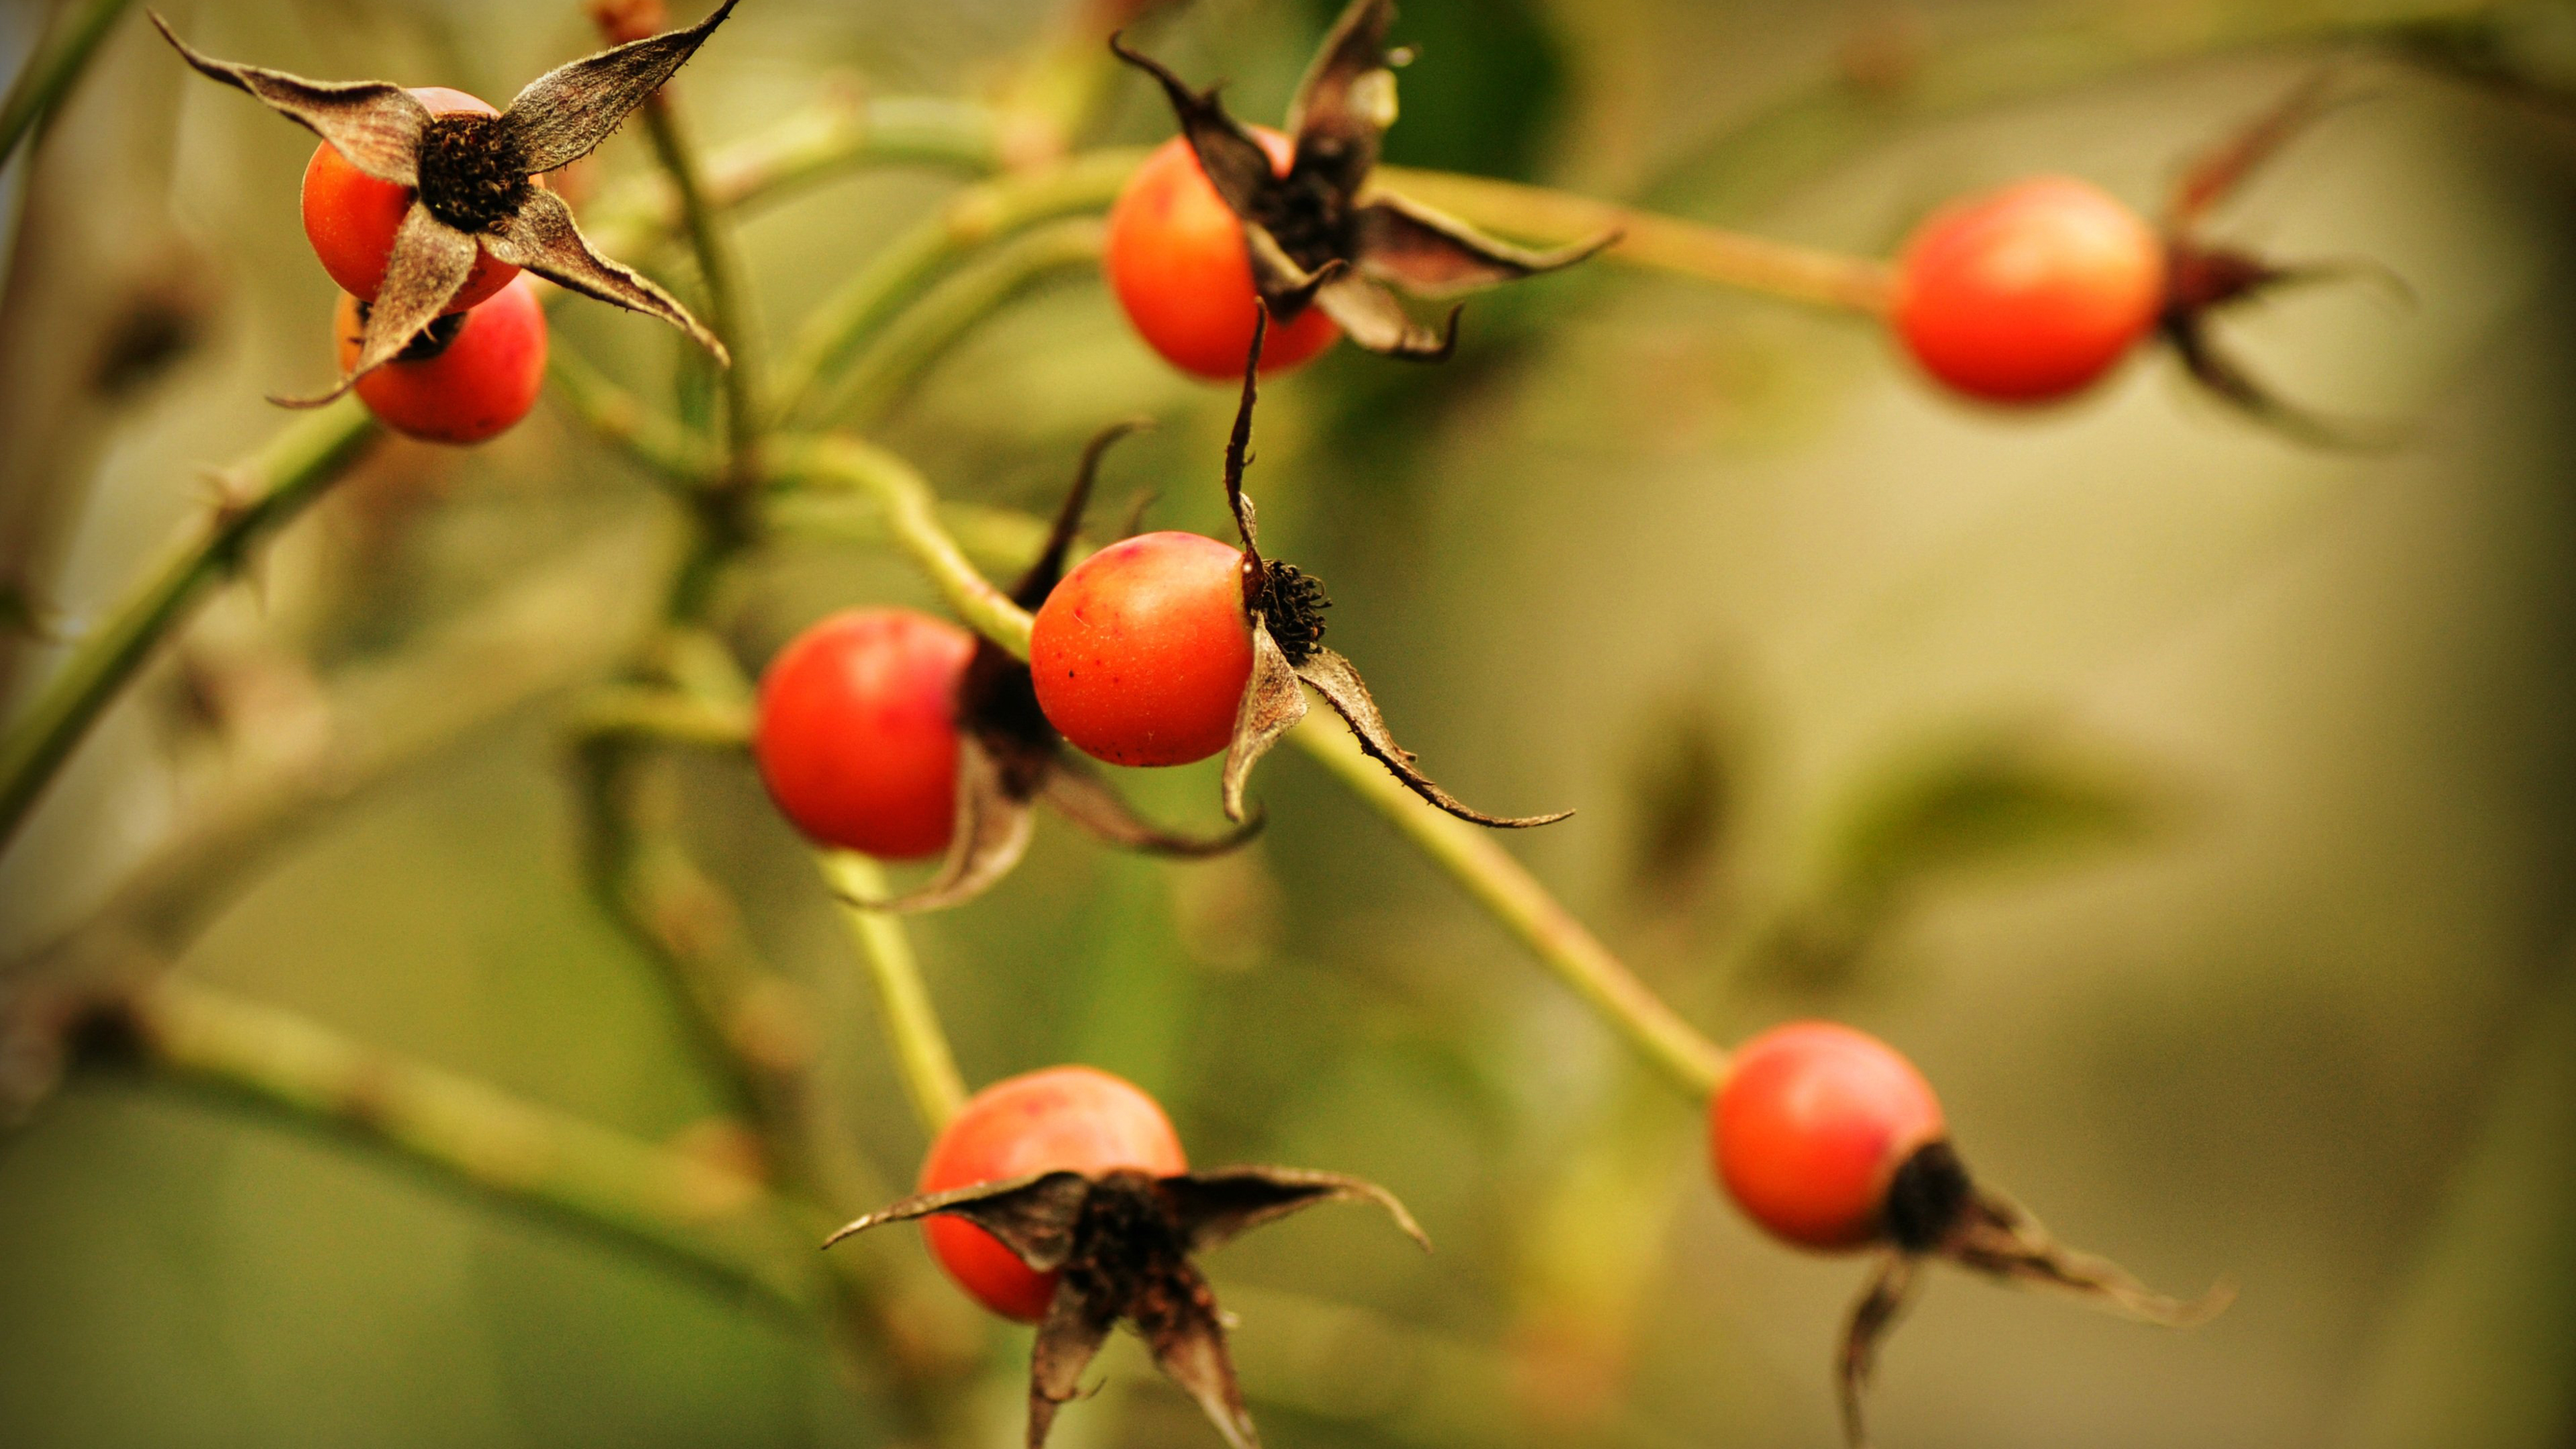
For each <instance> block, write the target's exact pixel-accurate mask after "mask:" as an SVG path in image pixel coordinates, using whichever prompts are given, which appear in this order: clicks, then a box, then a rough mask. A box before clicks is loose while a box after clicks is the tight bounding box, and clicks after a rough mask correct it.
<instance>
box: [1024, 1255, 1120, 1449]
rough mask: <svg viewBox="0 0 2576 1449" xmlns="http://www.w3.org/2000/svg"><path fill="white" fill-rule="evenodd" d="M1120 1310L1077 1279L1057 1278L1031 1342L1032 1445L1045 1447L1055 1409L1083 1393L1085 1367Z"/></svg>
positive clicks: (1034, 1448) (1104, 1340)
mask: <svg viewBox="0 0 2576 1449" xmlns="http://www.w3.org/2000/svg"><path fill="white" fill-rule="evenodd" d="M1117 1326H1118V1314H1117V1312H1116V1311H1115V1310H1114V1309H1112V1308H1108V1307H1105V1306H1104V1305H1103V1304H1101V1303H1100V1302H1099V1300H1097V1299H1096V1298H1095V1297H1093V1295H1091V1294H1088V1293H1085V1292H1084V1291H1082V1288H1081V1287H1080V1286H1079V1285H1078V1284H1075V1283H1072V1282H1067V1281H1062V1280H1059V1281H1058V1282H1057V1284H1056V1287H1055V1298H1054V1300H1053V1301H1052V1302H1050V1303H1049V1304H1048V1305H1047V1315H1046V1320H1045V1321H1044V1322H1043V1323H1040V1324H1039V1325H1038V1335H1037V1341H1036V1342H1035V1343H1034V1344H1032V1345H1031V1346H1030V1348H1029V1428H1028V1440H1027V1443H1028V1449H1041V1446H1043V1445H1044V1444H1045V1443H1046V1441H1047V1431H1048V1430H1049V1429H1051V1428H1053V1427H1054V1426H1055V1411H1056V1410H1057V1409H1059V1408H1061V1407H1063V1406H1064V1405H1066V1404H1069V1403H1071V1402H1072V1401H1074V1400H1075V1399H1078V1398H1080V1397H1082V1371H1083V1370H1084V1369H1086V1368H1089V1367H1090V1366H1091V1361H1092V1359H1094V1358H1095V1357H1097V1356H1098V1355H1099V1353H1100V1346H1101V1345H1102V1344H1104V1343H1107V1342H1108V1341H1109V1330H1111V1329H1113V1328H1115V1327H1117Z"/></svg>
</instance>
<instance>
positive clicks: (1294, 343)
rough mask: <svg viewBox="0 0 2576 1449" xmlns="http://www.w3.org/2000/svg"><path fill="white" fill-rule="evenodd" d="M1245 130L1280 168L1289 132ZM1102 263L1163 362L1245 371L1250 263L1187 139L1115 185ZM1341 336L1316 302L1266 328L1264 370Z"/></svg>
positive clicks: (1234, 374) (1204, 373) (1222, 375)
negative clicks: (1291, 319) (1115, 199)
mask: <svg viewBox="0 0 2576 1449" xmlns="http://www.w3.org/2000/svg"><path fill="white" fill-rule="evenodd" d="M1249 129H1250V130H1251V131H1252V134H1253V135H1255V136H1257V137H1259V138H1260V141H1261V145H1262V148H1263V149H1264V150H1267V151H1268V152H1269V153H1270V164H1271V165H1272V166H1273V167H1274V168H1276V169H1277V170H1278V172H1279V174H1280V175H1282V176H1285V175H1287V174H1288V163H1289V162H1290V160H1291V159H1292V158H1293V156H1294V148H1293V147H1292V146H1291V144H1290V143H1289V140H1288V138H1287V137H1285V136H1282V135H1280V134H1279V133H1278V132H1276V131H1273V130H1269V129H1267V128H1265V127H1261V126H1254V127H1251V128H1249ZM1104 264H1105V266H1106V269H1107V271H1108V274H1109V287H1110V290H1111V291H1113V292H1115V293H1117V294H1118V305H1119V306H1121V307H1124V308H1125V309H1127V320H1128V321H1130V322H1132V323H1134V324H1135V326H1136V332H1137V334H1138V335H1139V336H1141V337H1143V338H1144V339H1145V342H1146V344H1147V345H1148V346H1150V347H1152V348H1153V349H1154V350H1155V351H1156V352H1159V353H1161V354H1163V357H1164V359H1165V360H1166V361H1168V362H1170V363H1171V364H1172V365H1173V366H1174V367H1177V368H1179V369H1181V370H1182V371H1183V372H1190V373H1196V374H1197V375H1199V376H1200V377H1204V378H1209V379H1212V380H1215V381H1218V382H1232V381H1234V380H1235V379H1237V378H1240V377H1241V376H1243V359H1244V358H1245V357H1246V356H1247V355H1248V354H1250V352H1251V351H1252V313H1253V306H1252V304H1253V300H1254V293H1253V289H1252V261H1251V259H1250V258H1249V257H1247V256H1245V255H1244V250H1243V223H1242V222H1241V221H1239V220H1237V219H1236V218H1235V214H1234V212H1233V211H1232V210H1230V209H1228V208H1227V206H1226V204H1225V199H1224V198H1223V197H1220V196H1218V195H1217V194H1216V187H1215V186H1214V185H1213V184H1212V183H1210V182H1209V180H1208V179H1207V172H1205V171H1203V170H1201V169H1200V167H1199V158H1198V153H1196V152H1194V151H1192V150H1191V149H1190V143H1189V141H1188V139H1187V138H1185V137H1181V136H1175V137H1173V138H1172V139H1171V140H1169V141H1166V142H1164V143H1163V144H1162V145H1161V146H1159V147H1156V148H1155V150H1154V154H1152V155H1151V156H1148V157H1146V158H1145V164H1144V165H1142V166H1139V167H1137V168H1136V174H1135V175H1133V176H1131V177H1129V178H1128V180H1127V186H1126V189H1125V190H1123V191H1121V192H1119V193H1118V203H1117V205H1115V206H1113V207H1111V208H1110V209H1109V244H1108V250H1107V253H1106V255H1105V259H1104ZM1341 335H1342V333H1341V329H1340V328H1338V327H1336V326H1334V325H1333V319H1331V318H1330V317H1327V316H1325V315H1324V313H1323V309H1321V308H1318V307H1309V308H1307V309H1306V310H1305V311H1304V312H1301V313H1299V314H1298V316H1297V320H1296V321H1294V322H1287V323H1282V324H1280V325H1278V326H1275V327H1272V328H1271V329H1270V337H1269V340H1268V341H1267V342H1266V343H1264V344H1263V346H1262V351H1261V370H1262V371H1263V372H1264V373H1273V372H1284V371H1286V370H1287V369H1289V368H1292V367H1296V366H1298V365H1300V364H1302V363H1304V362H1306V361H1307V360H1309V359H1311V358H1313V357H1314V356H1315V355H1316V354H1318V353H1320V352H1322V351H1323V350H1324V349H1325V348H1327V347H1330V346H1332V345H1333V342H1334V340H1335V339H1337V338H1339V337H1340V336H1341Z"/></svg>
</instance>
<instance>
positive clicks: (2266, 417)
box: [2157, 71, 2412, 449]
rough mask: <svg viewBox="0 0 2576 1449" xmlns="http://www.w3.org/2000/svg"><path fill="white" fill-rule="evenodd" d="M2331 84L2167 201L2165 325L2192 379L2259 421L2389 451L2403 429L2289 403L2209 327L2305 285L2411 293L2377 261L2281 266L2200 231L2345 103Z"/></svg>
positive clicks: (2307, 84)
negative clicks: (2333, 283)
mask: <svg viewBox="0 0 2576 1449" xmlns="http://www.w3.org/2000/svg"><path fill="white" fill-rule="evenodd" d="M2330 80H2331V76H2330V73H2328V72H2326V71H2318V72H2316V73H2314V74H2312V75H2310V76H2309V77H2308V78H2307V79H2305V80H2303V81H2301V82H2300V83H2299V84H2298V85H2297V86H2295V87H2293V88H2292V89H2291V90H2290V92H2289V93H2288V94H2287V95H2285V96H2283V97H2282V98H2281V99H2280V100H2279V101H2278V102H2276V103H2274V104H2273V106H2272V107H2271V108H2270V109H2269V110H2267V111H2265V112H2264V113H2263V114H2262V115H2259V116H2257V117H2255V118H2254V119H2253V120H2252V121H2250V122H2248V123H2247V124H2246V125H2245V126H2244V127H2243V128H2242V129H2240V130H2238V131H2236V132H2235V133H2234V134H2232V135H2230V136H2228V137H2226V138H2225V139H2223V140H2221V141H2219V142H2218V143H2217V144H2216V145H2213V146H2211V147H2210V148H2209V149H2208V150H2206V151H2204V152H2202V153H2201V154H2200V155H2199V156H2198V157H2196V158H2195V159H2194V160H2193V161H2192V163H2191V164H2190V165H2189V166H2187V167H2186V168H2184V171H2183V174H2182V176H2181V178H2180V179H2179V180H2177V181H2176V182H2175V183H2174V189H2173V194H2172V196H2171V197H2169V198H2168V199H2167V202H2166V206H2165V300H2164V308H2163V312H2162V314H2161V316H2160V317H2159V318H2158V320H2157V330H2158V331H2160V332H2161V333H2162V334H2163V335H2164V338H2165V341H2166V342H2167V343H2168V344H2169V345H2171V346H2172V348H2173V350H2174V356H2175V357H2177V358H2178V359H2180V360H2181V362H2182V365H2183V370H2184V371H2186V372H2188V373H2190V374H2191V377H2192V380H2193V381H2195V382H2197V383H2199V384H2200V385H2201V387H2202V388H2203V389H2204V390H2205V391H2207V392H2208V393H2209V395H2210V396H2211V397H2214V398H2216V399H2217V400H2218V401H2220V402H2222V403H2225V404H2226V405H2227V406H2229V407H2231V408H2234V409H2236V410H2237V411H2238V412H2240V413H2243V414H2245V415H2246V416H2247V417H2249V418H2252V419H2253V420H2254V421H2256V422H2258V423H2262V424H2264V425H2265V426H2267V427H2270V428H2273V429H2275V430H2277V431H2279V432H2281V433H2284V434H2286V435H2288V436H2290V437H2293V438H2296V439H2298V440H2299V441H2301V442H2304V443H2309V444H2312V445H2315V446H2318V447H2328V448H2355V449H2376V448H2386V447H2391V446H2394V445H2395V444H2396V443H2397V442H2398V441H2400V439H2399V436H2398V434H2397V433H2396V431H2395V430H2393V429H2390V428H2388V427H2386V426H2382V425H2373V424H2370V423H2364V422H2356V421H2353V420H2349V419H2342V418H2334V417H2329V416H2327V415H2325V414H2323V413H2320V412H2316V411H2314V410H2312V409H2308V408H2303V407H2300V406H2297V405H2296V404H2293V403H2290V402H2287V401H2284V400H2283V399H2282V398H2281V397H2279V396H2278V395H2277V394H2275V393H2274V392H2272V391H2271V390H2270V389H2269V388H2266V387H2264V386H2263V385H2262V384H2261V383H2259V382H2257V381H2256V380H2255V379H2254V377H2253V375H2252V374H2250V373H2248V372H2247V371H2246V370H2245V368H2244V367H2243V365H2242V364H2240V363H2238V362H2237V361H2236V359H2235V358H2234V357H2233V356H2231V355H2229V353H2228V352H2227V351H2226V349H2225V348H2223V347H2221V346H2220V345H2219V344H2218V342H2217V340H2216V338H2215V337H2213V336H2212V334H2211V330H2210V326H2209V321H2210V317H2211V315H2212V314H2213V313H2215V312H2217V311H2219V310H2221V309H2223V308H2226V307H2229V306H2234V305H2238V304H2241V303H2244V302H2248V301H2251V300H2253V299H2255V298H2257V297H2262V296H2266V295H2269V294H2271V293H2273V292H2276V291H2278V290H2280V289H2281V288H2283V287H2288V286H2294V285H2298V284H2301V283H2307V282H2319V281H2327V280H2332V279H2337V278H2344V277H2355V276H2358V277H2364V278H2368V279H2371V280H2375V281H2378V282H2380V283H2382V284H2383V285H2385V286H2386V287H2387V288H2388V289H2389V290H2390V291H2391V292H2392V293H2393V294H2394V295H2396V296H2397V297H2398V298H2400V299H2401V300H2404V299H2408V298H2411V296H2412V293H2411V292H2410V291H2409V290H2408V288H2407V286H2406V284H2405V282H2404V281H2402V280H2401V279H2399V278H2398V277H2397V276H2396V275H2395V274H2394V273H2392V272H2390V271H2389V270H2388V269H2387V268H2385V267H2382V266H2379V265H2377V264H2375V263H2368V262H2354V261H2345V262H2324V263H2310V264H2306V265H2300V266H2282V265H2279V264H2276V263H2273V262H2270V261H2267V260H2265V259H2263V258H2261V257H2259V256H2256V255H2254V254H2252V253H2250V252H2245V251H2241V250H2237V249H2235V248H2231V247H2226V246H2220V245H2215V244H2213V243H2210V242H2208V241H2206V240H2204V239H2203V238H2202V237H2201V235H2200V226H2201V223H2202V222H2203V221H2204V220H2206V219H2207V217H2208V215H2209V213H2210V212H2211V211H2212V210H2214V209H2215V208H2216V207H2217V206H2218V205H2219V204H2220V203H2221V202H2223V201H2225V200H2226V199H2227V198H2228V197H2229V196H2231V195H2233V194H2234V193H2235V191H2236V189H2237V188H2238V187H2239V186H2241V185H2243V184H2244V182H2245V180H2246V178H2247V177H2249V176H2251V175H2252V174H2253V173H2254V172H2255V171H2256V170H2257V169H2258V168H2260V167H2261V166H2262V165H2263V163H2264V162H2266V161H2269V160H2270V159H2271V158H2272V157H2273V156H2274V155H2276V154H2278V153H2279V151H2280V150H2281V148H2282V147H2284V146H2286V145H2288V144H2289V143H2290V141H2291V140H2292V139H2293V138H2294V137H2296V136H2297V135H2298V133H2299V132H2300V131H2302V130H2304V129H2306V128H2307V127H2308V126H2309V125H2310V124H2312V123H2314V122H2315V121H2316V119H2317V118H2318V117H2319V116H2322V115H2324V114H2325V113H2326V112H2327V111H2328V110H2331V109H2332V108H2333V107H2334V106H2335V105H2336V104H2338V103H2339V102H2337V101H2336V100H2335V99H2333V98H2332V97H2331V96H2330V94H2329V92H2330V90H2331V85H2330Z"/></svg>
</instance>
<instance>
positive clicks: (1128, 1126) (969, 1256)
mask: <svg viewBox="0 0 2576 1449" xmlns="http://www.w3.org/2000/svg"><path fill="white" fill-rule="evenodd" d="M1122 1167H1124V1168H1133V1169H1136V1170H1139V1171H1142V1172H1147V1173H1150V1174H1152V1175H1154V1176H1156V1177H1170V1176H1173V1175H1175V1174H1178V1173H1183V1172H1187V1171H1189V1168H1190V1164H1189V1159H1188V1158H1187V1157H1186V1156H1184V1155H1183V1154H1182V1152H1181V1139H1180V1136H1179V1135H1178V1134H1177V1133H1175V1132H1173V1130H1172V1123H1171V1119H1169V1118H1167V1117H1165V1116H1164V1115H1163V1109H1162V1108H1161V1107H1160V1106H1158V1105H1156V1104H1155V1102H1154V1099H1153V1098H1152V1097H1149V1096H1147V1095H1145V1093H1144V1091H1143V1089H1141V1088H1139V1087H1137V1086H1135V1085H1134V1084H1132V1083H1130V1082H1127V1081H1125V1080H1123V1079H1121V1078H1118V1077H1113V1076H1111V1075H1110V1074H1108V1073H1107V1072H1103V1071H1098V1070H1095V1069H1093V1068H1091V1067H1049V1068H1047V1069H1046V1070H1044V1071H1037V1072H1030V1073H1028V1074H1027V1075H1025V1076H1018V1077H1011V1078H1008V1079H1007V1080H1004V1081H999V1082H995V1083H994V1084H993V1085H991V1086H989V1087H986V1088H985V1089H984V1090H982V1091H980V1092H977V1093H976V1094H975V1095H974V1096H973V1097H972V1098H969V1099H968V1100H967V1103H966V1105H965V1106H964V1107H961V1108H959V1109H958V1112H957V1115H956V1116H955V1117H954V1118H952V1119H950V1121H949V1123H948V1125H947V1126H946V1127H945V1128H943V1129H941V1131H940V1134H939V1140H938V1141H936V1142H933V1143H932V1144H930V1155H929V1156H928V1157H927V1158H925V1159H923V1161H922V1164H921V1185H920V1189H919V1190H920V1191H922V1192H945V1191H947V1190H948V1189H950V1188H954V1187H968V1186H971V1185H973V1184H975V1183H979V1182H998V1181H1002V1180H1004V1179H1007V1178H1013V1177H1024V1176H1027V1175H1028V1174H1030V1173H1033V1172H1053V1171H1056V1170H1057V1169H1060V1168H1064V1169H1071V1170H1072V1171H1075V1172H1082V1173H1090V1174H1093V1175H1097V1174H1100V1173H1104V1172H1108V1171H1110V1170H1111V1169H1113V1168H1122ZM921 1229H922V1235H923V1237H924V1238H925V1239H926V1240H927V1241H928V1243H929V1245H930V1255H931V1256H932V1257H933V1258H935V1259H937V1260H938V1262H939V1266H940V1267H942V1268H944V1269H946V1270H947V1272H948V1276H949V1277H950V1278H951V1279H953V1280H955V1281H956V1284H957V1286H958V1287H960V1288H962V1289H964V1290H966V1293H967V1296H969V1297H971V1298H973V1299H974V1300H975V1301H976V1302H978V1303H981V1304H983V1305H984V1306H985V1307H987V1308H989V1309H991V1310H993V1311H994V1312H995V1313H998V1314H1001V1315H1002V1316H1003V1317H1005V1318H1016V1319H1018V1320H1020V1321H1021V1322H1023V1323H1035V1322H1037V1321H1038V1320H1040V1319H1042V1318H1044V1317H1046V1311H1047V1305H1048V1303H1050V1302H1052V1301H1053V1300H1054V1298H1055V1280H1056V1276H1057V1275H1055V1274H1053V1273H1039V1272H1036V1271H1034V1270H1032V1269H1031V1268H1029V1266H1028V1265H1027V1264H1025V1263H1022V1262H1021V1261H1020V1260H1019V1259H1018V1258H1016V1257H1014V1256H1013V1255H1012V1253H1011V1250H1010V1249H1008V1248H1005V1247H1003V1246H1002V1245H1001V1243H1000V1242H999V1241H998V1240H997V1239H995V1238H994V1237H993V1236H992V1234H990V1233H987V1232H985V1231H984V1230H983V1229H982V1228H979V1227H977V1226H975V1225H974V1224H973V1223H970V1222H968V1221H966V1220H965V1219H963V1218H956V1217H934V1218H926V1219H924V1220H923V1221H922V1225H921Z"/></svg>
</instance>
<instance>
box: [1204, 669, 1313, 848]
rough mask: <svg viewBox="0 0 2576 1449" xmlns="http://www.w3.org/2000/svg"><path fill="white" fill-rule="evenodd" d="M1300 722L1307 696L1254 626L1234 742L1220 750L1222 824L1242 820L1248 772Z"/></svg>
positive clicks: (1235, 714)
mask: <svg viewBox="0 0 2576 1449" xmlns="http://www.w3.org/2000/svg"><path fill="white" fill-rule="evenodd" d="M1305 717H1306V692H1305V691H1304V690H1302V689H1300V688H1298V687H1297V671H1296V670H1295V669H1294V668H1292V667H1290V665H1289V663H1288V656H1287V655H1285V654H1282V653H1280V652H1279V644H1278V641H1276V640H1274V639H1272V638H1271V637H1270V631H1269V630H1268V629H1266V628H1263V627H1262V626H1261V622H1260V621H1259V620H1257V619H1256V620H1254V621H1253V626H1252V677H1251V678H1250V679H1249V680H1247V681H1246V682H1245V684H1244V686H1243V701H1242V703H1240V704H1238V705H1236V706H1235V711H1234V738H1233V739H1232V740H1231V741H1229V742H1228V743H1227V745H1226V747H1225V773H1224V775H1223V776H1222V777H1221V782H1220V784H1219V787H1218V788H1219V791H1220V798H1221V800H1222V802H1223V804H1224V806H1225V818H1226V819H1228V820H1242V819H1244V818H1245V815H1244V805H1243V787H1244V783H1245V782H1246V781H1247V780H1249V779H1250V778H1251V777H1252V767H1253V766H1254V765H1257V764H1259V763H1261V757H1262V756H1263V755H1266V754H1268V753H1270V750H1271V747H1272V746H1274V745H1276V744H1278V743H1279V740H1280V737H1281V736H1283V735H1285V734H1287V733H1288V731H1290V730H1292V729H1295V728H1296V727H1297V722H1298V721H1299V720H1302V719H1304V718H1305Z"/></svg>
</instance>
